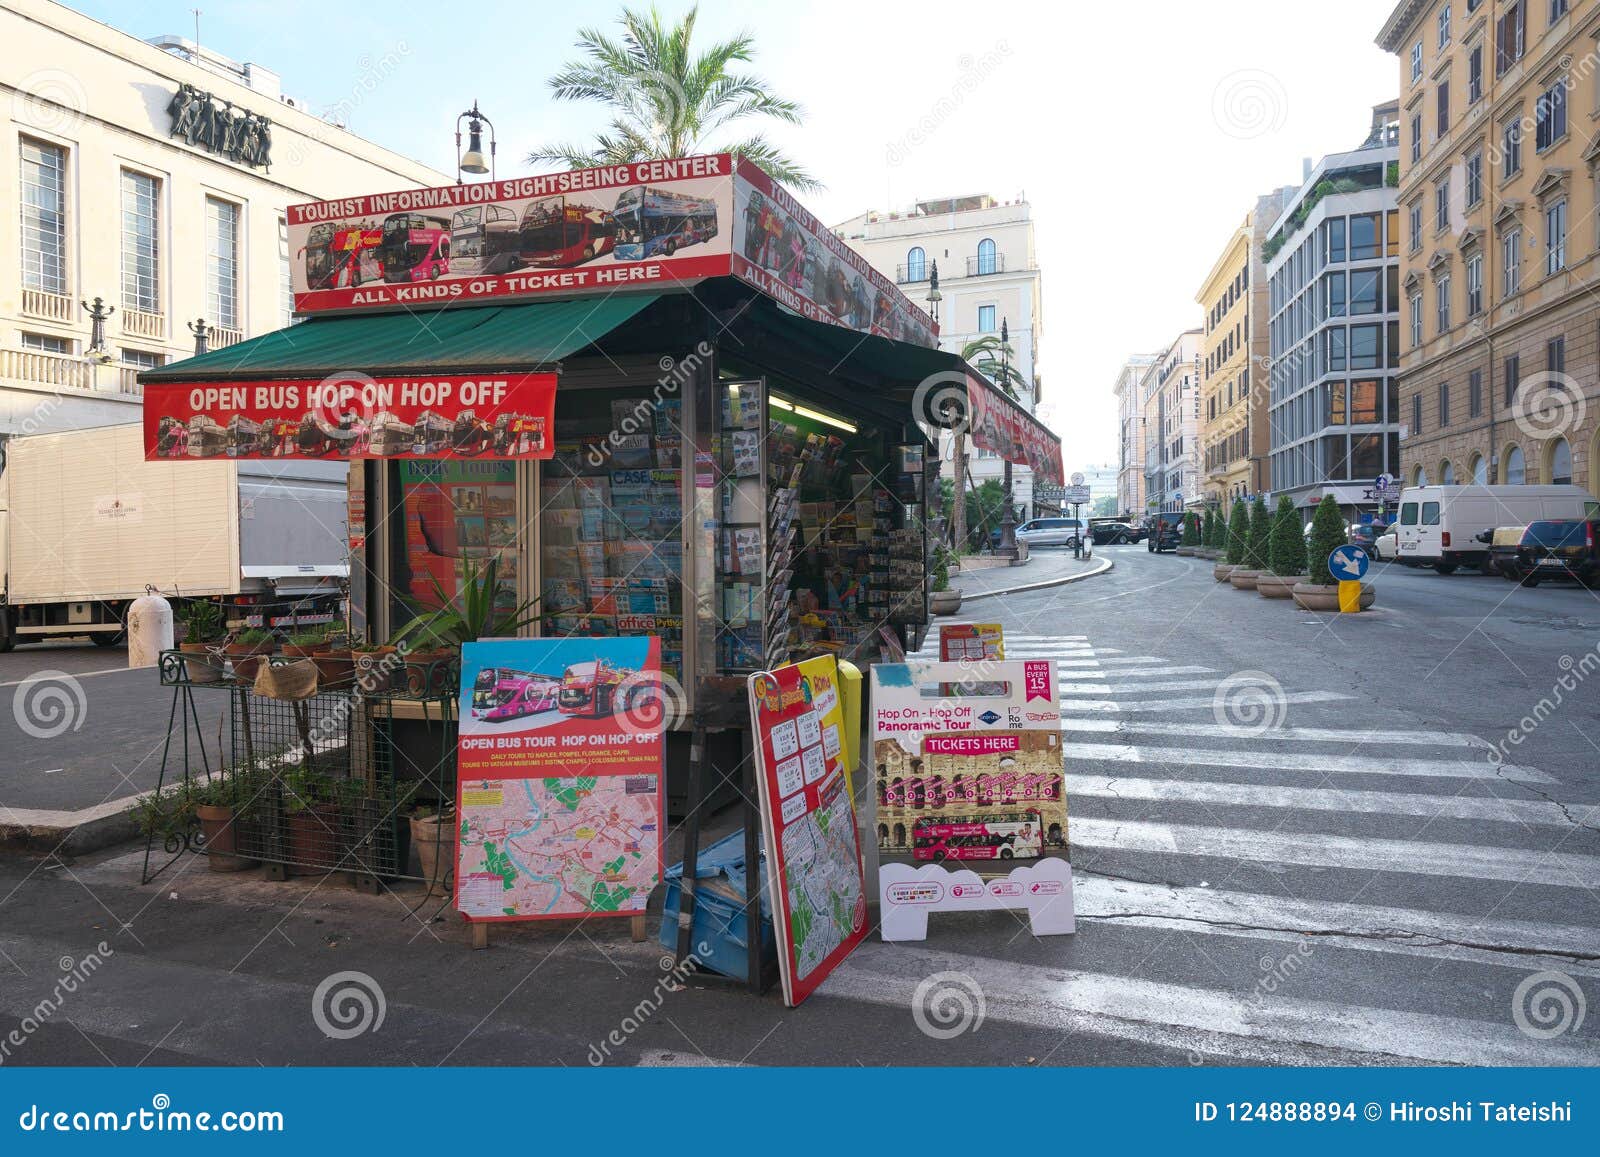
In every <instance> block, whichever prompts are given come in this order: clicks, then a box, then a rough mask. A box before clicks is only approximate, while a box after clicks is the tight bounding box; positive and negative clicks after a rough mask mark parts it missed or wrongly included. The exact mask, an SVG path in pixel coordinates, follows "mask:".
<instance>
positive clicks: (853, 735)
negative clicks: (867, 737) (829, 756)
mask: <svg viewBox="0 0 1600 1157" xmlns="http://www.w3.org/2000/svg"><path fill="white" fill-rule="evenodd" d="M839 706H840V708H841V710H843V712H844V735H843V736H842V737H841V742H842V744H843V746H844V765H845V767H847V768H848V769H849V770H850V779H851V787H852V788H853V787H854V786H855V772H856V745H857V744H858V743H859V742H860V741H861V668H860V667H857V666H856V665H855V664H854V663H847V662H845V661H844V660H843V659H840V660H839Z"/></svg>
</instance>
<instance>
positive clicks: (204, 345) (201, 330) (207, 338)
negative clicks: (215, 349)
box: [189, 317, 211, 357]
mask: <svg viewBox="0 0 1600 1157" xmlns="http://www.w3.org/2000/svg"><path fill="white" fill-rule="evenodd" d="M189 332H190V333H192V334H194V356H195V357H199V356H200V355H201V354H203V353H205V352H206V351H207V350H209V349H210V348H211V330H210V329H209V328H208V327H207V325H206V319H205V318H203V317H197V318H195V319H194V320H193V321H191V322H190V323H189Z"/></svg>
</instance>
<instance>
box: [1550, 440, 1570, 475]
mask: <svg viewBox="0 0 1600 1157" xmlns="http://www.w3.org/2000/svg"><path fill="white" fill-rule="evenodd" d="M1550 481H1551V483H1552V484H1553V485H1556V486H1568V485H1571V483H1572V447H1571V446H1569V445H1567V440H1566V439H1565V438H1557V439H1556V440H1555V441H1554V442H1552V443H1551V444H1550Z"/></svg>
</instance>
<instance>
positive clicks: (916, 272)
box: [906, 245, 928, 281]
mask: <svg viewBox="0 0 1600 1157" xmlns="http://www.w3.org/2000/svg"><path fill="white" fill-rule="evenodd" d="M927 279H928V255H927V254H926V253H924V252H923V250H922V246H920V245H913V246H912V247H911V252H910V253H907V254H906V280H907V281H926V280H927Z"/></svg>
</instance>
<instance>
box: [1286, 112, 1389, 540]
mask: <svg viewBox="0 0 1600 1157" xmlns="http://www.w3.org/2000/svg"><path fill="white" fill-rule="evenodd" d="M1397 110H1398V106H1397V105H1396V104H1394V103H1388V104H1384V105H1379V106H1377V107H1376V108H1374V109H1373V116H1372V123H1371V126H1370V128H1369V131H1368V134H1367V138H1366V140H1365V141H1364V142H1363V143H1362V144H1361V146H1360V147H1359V148H1356V149H1354V150H1351V151H1349V152H1341V153H1333V154H1330V155H1329V156H1327V157H1324V158H1323V159H1322V161H1321V163H1319V164H1318V165H1317V166H1315V168H1313V169H1312V171H1311V173H1310V175H1309V176H1308V177H1307V178H1306V180H1305V182H1304V183H1303V184H1302V185H1301V186H1300V188H1299V189H1297V190H1296V191H1295V192H1294V194H1293V195H1292V196H1290V197H1289V198H1288V199H1287V201H1286V203H1285V205H1284V210H1283V212H1282V213H1281V214H1280V215H1279V217H1278V219H1277V220H1276V221H1274V222H1273V223H1272V226H1271V229H1270V230H1269V233H1268V237H1267V240H1266V243H1265V245H1264V247H1263V257H1264V258H1265V260H1266V262H1267V271H1266V272H1267V296H1268V300H1267V309H1266V314H1265V316H1266V317H1267V319H1268V321H1267V327H1266V328H1267V333H1268V346H1269V351H1270V359H1271V371H1270V377H1269V381H1268V398H1267V402H1268V405H1269V406H1270V422H1269V434H1268V437H1269V453H1270V455H1271V466H1270V473H1271V490H1272V491H1273V493H1274V494H1288V495H1289V496H1290V497H1291V498H1293V499H1294V501H1295V504H1296V505H1297V506H1302V507H1307V508H1309V507H1312V506H1315V505H1316V504H1317V503H1318V502H1319V501H1321V499H1322V498H1323V496H1324V495H1325V494H1332V495H1333V496H1334V497H1335V498H1336V499H1337V500H1338V502H1339V504H1340V505H1341V506H1342V507H1344V508H1346V511H1347V513H1348V514H1349V515H1350V516H1351V517H1356V516H1358V515H1359V513H1360V512H1362V511H1371V510H1373V509H1375V508H1376V503H1375V502H1374V501H1373V499H1372V497H1371V491H1372V486H1373V483H1374V481H1375V480H1376V479H1377V477H1378V475H1380V474H1384V473H1394V472H1396V471H1397V470H1398V469H1399V466H1400V431H1401V423H1402V421H1403V419H1404V412H1403V407H1401V405H1400V403H1399V394H1398V389H1397V386H1396V381H1395V379H1396V371H1397V369H1398V367H1399V364H1400V248H1401V239H1400V220H1399V219H1400V214H1399V211H1398V210H1397V208H1396V205H1397V200H1396V190H1395V188H1394V182H1395V180H1396V169H1395V161H1396V157H1397V154H1398V151H1399V145H1398V124H1397V122H1396V119H1395V118H1396V116H1397Z"/></svg>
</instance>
